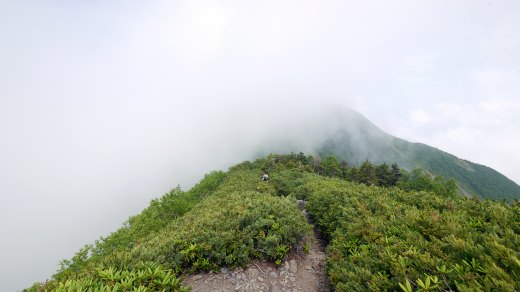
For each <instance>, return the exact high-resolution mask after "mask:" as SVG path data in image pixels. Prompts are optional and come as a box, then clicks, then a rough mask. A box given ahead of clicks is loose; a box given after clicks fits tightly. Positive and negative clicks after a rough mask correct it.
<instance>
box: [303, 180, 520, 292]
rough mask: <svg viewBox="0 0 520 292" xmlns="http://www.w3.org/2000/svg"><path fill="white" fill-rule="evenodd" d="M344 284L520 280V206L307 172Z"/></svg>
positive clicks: (444, 286) (433, 285)
mask: <svg viewBox="0 0 520 292" xmlns="http://www.w3.org/2000/svg"><path fill="white" fill-rule="evenodd" d="M307 188H308V189H309V190H310V195H309V202H308V204H307V208H308V210H309V212H310V214H311V216H312V217H313V218H314V220H315V222H316V224H317V225H318V226H319V227H320V229H321V230H322V231H323V233H324V234H325V235H326V237H327V238H328V240H329V245H328V247H327V252H328V260H327V273H328V277H329V280H330V282H331V284H332V286H333V288H334V289H335V290H337V291H380V290H389V291H397V290H405V291H408V287H410V288H411V289H412V290H413V291H431V290H463V291H464V290H466V291H467V290H470V291H477V290H496V291H515V289H516V290H518V289H519V288H520V264H518V259H519V258H520V250H519V248H520V234H519V232H518V231H519V229H518V222H520V221H519V219H520V216H519V212H518V206H515V205H513V206H510V205H507V204H505V203H500V202H492V201H478V200H469V199H462V198H452V197H446V196H443V195H436V194H434V193H427V192H406V191H403V190H400V189H398V188H380V187H374V186H372V187H367V186H364V185H356V184H352V183H348V182H344V181H340V180H337V179H327V178H314V179H310V180H308V183H307Z"/></svg>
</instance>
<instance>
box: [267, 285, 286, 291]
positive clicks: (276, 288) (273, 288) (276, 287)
mask: <svg viewBox="0 0 520 292" xmlns="http://www.w3.org/2000/svg"><path fill="white" fill-rule="evenodd" d="M269 292H283V290H282V288H280V287H278V285H276V283H273V284H271V287H269Z"/></svg>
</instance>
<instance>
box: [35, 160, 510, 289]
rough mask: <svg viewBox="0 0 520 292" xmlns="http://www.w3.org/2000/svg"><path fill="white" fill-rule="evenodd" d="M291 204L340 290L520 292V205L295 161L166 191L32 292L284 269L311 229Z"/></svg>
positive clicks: (375, 167) (443, 183)
mask: <svg viewBox="0 0 520 292" xmlns="http://www.w3.org/2000/svg"><path fill="white" fill-rule="evenodd" d="M262 173H268V174H269V177H270V180H269V181H268V182H263V181H262V180H261V179H260V177H261V174H262ZM296 199H303V200H307V201H308V202H307V210H308V212H309V214H310V215H311V217H312V219H313V220H314V222H315V223H316V225H317V226H318V228H319V229H320V230H321V232H322V234H323V236H324V237H325V239H326V241H327V243H328V247H327V253H328V260H327V273H328V277H329V280H330V282H331V285H332V288H333V289H335V290H337V291H366V290H372V291H378V290H404V291H434V290H440V291H450V290H453V291H457V290H458V291H469V290H500V291H515V290H518V289H519V288H520V261H519V258H520V250H519V247H520V203H519V202H514V203H513V204H512V205H508V204H506V203H504V202H493V201H487V200H485V201H479V200H476V199H466V198H463V197H461V196H457V194H456V185H455V182H454V181H453V180H451V179H445V178H443V177H440V176H438V177H433V176H431V175H430V174H429V173H427V172H426V171H423V170H419V169H417V170H413V171H411V172H407V171H404V170H403V169H401V168H400V167H399V166H398V165H397V164H395V163H394V164H392V165H387V164H386V163H382V164H373V163H371V162H369V161H364V162H363V163H362V164H361V165H359V166H350V165H349V164H348V163H347V162H346V161H340V160H338V159H337V158H336V157H333V156H329V157H324V158H315V157H312V156H306V155H304V154H302V153H300V154H292V153H291V154H288V155H269V156H267V157H265V158H260V159H257V160H255V161H253V162H249V161H246V162H243V163H241V164H238V165H236V166H233V167H231V168H230V170H229V171H228V172H221V171H217V172H212V173H210V174H208V175H206V176H205V177H204V178H203V179H202V180H201V181H200V182H199V183H198V184H197V185H196V186H194V187H193V188H192V189H190V190H189V191H186V192H185V191H182V190H181V189H180V188H175V189H173V190H171V191H170V192H168V193H167V194H165V195H164V196H162V197H161V198H160V199H156V200H153V201H152V202H151V203H150V206H148V207H147V208H146V209H144V210H143V212H142V213H141V214H139V215H137V216H133V217H131V218H130V219H129V220H128V221H127V222H126V223H125V224H124V226H123V227H122V228H121V229H119V230H117V231H116V232H114V233H112V234H111V235H110V236H108V237H106V238H101V239H100V240H99V241H97V242H95V243H94V244H91V245H87V246H85V247H84V248H83V249H81V250H80V251H79V252H78V253H77V254H76V255H75V256H74V257H72V258H71V259H70V260H64V261H63V262H62V267H61V269H60V270H59V271H58V272H57V273H56V274H55V275H54V276H53V278H52V279H50V280H49V281H47V282H45V283H36V284H34V285H33V287H31V288H29V289H28V290H29V291H45V290H57V291H69V290H75V291H156V290H164V291H183V289H185V287H182V285H181V279H182V276H183V275H185V274H187V273H192V272H195V271H206V270H218V269H219V268H220V267H223V266H229V267H236V266H243V265H245V264H247V263H248V262H249V261H250V260H252V259H265V260H269V261H272V262H275V263H278V264H279V263H281V261H282V260H283V259H284V258H285V257H286V256H287V255H288V254H289V253H291V252H293V251H296V250H299V251H301V250H305V245H306V243H305V238H306V235H307V234H308V233H309V231H310V229H311V226H310V225H309V224H308V223H307V221H306V220H305V218H304V216H303V215H302V213H301V212H300V210H299V209H298V208H297V204H296Z"/></svg>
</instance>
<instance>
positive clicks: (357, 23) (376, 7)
mask: <svg viewBox="0 0 520 292" xmlns="http://www.w3.org/2000/svg"><path fill="white" fill-rule="evenodd" d="M519 15H520V1H517V0H510V1H507V0H504V1H493V0H487V1H479V0H456V1H453V0H446V1H442V0H436V1H432V0H431V1H430V0H422V1H416V0H410V1H382V0H381V1H308V0H298V1H204V0H201V1H166V0H164V1H129V0H121V1H97V0H93V1H58V0H54V1H51V0H38V1H36V0H34V1H30V0H20V1H7V0H0V196H1V199H2V204H0V216H1V217H0V230H2V234H3V235H2V240H1V241H0V258H1V259H2V261H1V263H0V286H1V288H2V289H1V290H3V291H13V290H16V289H21V288H23V287H27V286H29V285H30V284H32V283H33V282H34V281H41V280H44V279H45V278H47V277H49V276H50V274H52V273H53V272H54V271H55V270H56V268H57V267H58V265H57V264H58V262H59V260H60V259H62V258H69V257H70V256H72V255H73V254H74V253H75V252H76V251H77V250H78V249H79V248H80V247H82V246H83V245H84V244H86V243H90V242H92V241H93V240H95V239H97V238H99V236H100V235H107V234H108V233H109V232H111V231H114V230H116V229H117V228H118V227H119V226H121V223H122V222H123V221H124V220H126V219H127V218H128V217H129V216H130V215H134V214H136V213H137V212H139V211H140V210H142V209H143V208H144V207H146V206H147V204H148V202H149V200H150V199H152V198H155V197H158V196H160V195H161V194H163V193H165V192H167V191H168V190H169V189H170V188H173V187H175V186H176V185H177V184H180V185H181V186H183V187H185V188H186V187H189V186H191V185H192V184H193V183H194V182H196V181H197V180H198V179H200V177H202V176H203V174H204V173H207V172H209V171H211V170H213V169H226V168H227V167H228V166H229V165H231V164H234V163H238V162H240V161H241V160H243V159H248V158H251V156H252V155H253V152H254V149H256V147H258V146H259V144H261V143H262V141H265V138H266V137H270V136H272V135H271V134H272V133H277V135H284V131H283V129H288V128H284V127H286V126H287V125H299V124H304V123H309V124H312V123H316V122H315V121H313V120H312V119H310V118H309V117H311V116H312V114H315V113H316V112H319V111H320V109H322V108H327V107H330V106H348V107H352V108H353V109H355V110H357V111H359V112H360V113H362V114H364V115H365V116H366V117H367V118H369V119H370V120H371V121H372V122H374V123H375V124H376V125H377V126H379V127H380V128H381V129H383V130H385V131H387V132H389V133H391V134H393V135H395V136H398V137H401V138H405V139H407V140H410V141H413V142H422V143H426V144H429V145H431V146H434V147H437V148H440V149H442V150H444V151H447V152H450V153H452V154H455V155H457V156H459V157H461V158H464V159H468V160H471V161H473V162H476V163H480V164H485V165H488V166H490V167H493V168H495V169H496V170H498V171H499V172H501V173H503V174H505V175H506V176H508V177H509V178H511V179H513V180H514V181H516V182H517V183H519V182H520V154H518V151H517V149H520V135H519V133H520V117H519V112H520V53H519V52H520V34H519V33H518V28H519V27H520V17H519ZM312 134H313V133H312V131H305V130H301V131H300V132H298V131H296V132H291V135H294V136H298V135H299V136H302V137H303V136H305V135H312Z"/></svg>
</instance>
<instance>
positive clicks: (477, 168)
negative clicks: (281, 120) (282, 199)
mask: <svg viewBox="0 0 520 292" xmlns="http://www.w3.org/2000/svg"><path fill="white" fill-rule="evenodd" d="M338 124H339V127H338V130H337V131H335V132H332V134H330V135H329V136H328V139H326V140H325V141H324V142H323V143H322V145H321V146H320V147H318V149H316V151H317V152H319V153H321V154H322V155H323V156H327V155H334V156H336V157H338V158H339V159H344V160H347V161H349V162H350V163H352V164H356V165H359V164H362V163H363V161H365V160H367V159H368V160H369V161H371V162H373V163H383V162H387V163H392V162H397V163H398V164H399V165H400V166H401V167H402V168H404V169H406V170H408V171H412V170H413V169H415V168H421V169H424V170H426V171H428V172H429V173H432V174H434V175H435V176H444V177H449V178H453V179H454V180H455V181H456V182H457V184H458V185H459V187H460V188H461V189H462V190H464V192H465V194H466V195H468V196H475V197H480V198H487V199H494V200H502V199H505V200H507V201H509V202H512V201H513V200H515V199H520V186H519V185H518V184H517V183H515V182H513V181H512V180H510V179H508V178H507V177H505V176H504V175H502V174H500V173H499V172H497V171H495V170H494V169H491V168H489V167H486V166H483V165H479V164H476V163H473V162H470V161H467V160H463V159H460V158H457V157H455V156H454V155H451V154H449V153H446V152H444V151H441V150H439V149H436V148H434V147H430V146H428V145H424V144H421V143H411V142H408V141H405V140H403V139H399V138H396V137H393V136H391V135H389V134H387V133H385V132H383V131H382V130H380V129H379V128H377V127H376V126H375V125H374V124H372V123H371V122H370V121H369V120H367V119H366V118H365V117H363V116H362V115H360V114H359V113H357V112H355V111H347V112H345V113H344V114H343V115H342V116H341V119H340V121H338Z"/></svg>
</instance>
